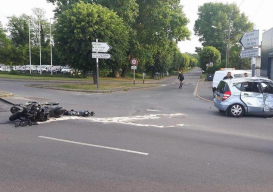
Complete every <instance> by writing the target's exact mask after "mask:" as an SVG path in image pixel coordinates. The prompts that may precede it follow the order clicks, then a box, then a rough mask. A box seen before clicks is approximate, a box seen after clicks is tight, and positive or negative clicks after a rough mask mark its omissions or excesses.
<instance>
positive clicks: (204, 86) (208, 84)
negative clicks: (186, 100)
mask: <svg viewBox="0 0 273 192" xmlns="http://www.w3.org/2000/svg"><path fill="white" fill-rule="evenodd" d="M197 95H198V96H200V97H202V98H204V99H206V100H209V101H213V95H212V81H204V80H200V82H199V85H198V91H197Z"/></svg>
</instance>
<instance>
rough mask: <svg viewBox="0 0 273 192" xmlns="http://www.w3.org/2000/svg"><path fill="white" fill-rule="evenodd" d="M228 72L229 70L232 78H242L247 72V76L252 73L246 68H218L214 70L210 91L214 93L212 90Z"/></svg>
mask: <svg viewBox="0 0 273 192" xmlns="http://www.w3.org/2000/svg"><path fill="white" fill-rule="evenodd" d="M228 72H231V76H232V77H233V78H242V77H244V74H245V73H247V74H248V77H251V76H252V73H251V72H250V71H247V70H225V69H223V70H219V71H215V73H214V76H213V81H212V93H213V95H214V92H215V90H216V88H217V86H218V84H219V82H220V81H221V80H223V78H224V77H225V76H226V75H227V73H228ZM214 96H215V95H214Z"/></svg>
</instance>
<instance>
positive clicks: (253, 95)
mask: <svg viewBox="0 0 273 192" xmlns="http://www.w3.org/2000/svg"><path fill="white" fill-rule="evenodd" d="M214 106H215V107H216V108H217V109H219V111H223V112H226V114H227V115H230V116H233V117H240V116H242V115H244V114H245V113H249V114H256V115H263V116H271V115H273V81H271V80H270V79H266V78H259V77H250V78H239V79H238V78H236V79H227V80H222V81H220V83H219V85H218V87H217V89H216V91H215V98H214Z"/></svg>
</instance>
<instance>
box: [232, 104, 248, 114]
mask: <svg viewBox="0 0 273 192" xmlns="http://www.w3.org/2000/svg"><path fill="white" fill-rule="evenodd" d="M228 113H229V115H230V116H232V117H241V116H242V115H243V114H244V113H245V111H244V107H243V106H242V105H239V104H234V105H231V106H230V107H229V109H228Z"/></svg>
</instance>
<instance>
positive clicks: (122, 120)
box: [39, 113, 186, 129]
mask: <svg viewBox="0 0 273 192" xmlns="http://www.w3.org/2000/svg"><path fill="white" fill-rule="evenodd" d="M163 117H164V118H173V117H185V114H183V113H174V114H149V115H143V116H133V117H110V118H94V117H78V116H63V117H60V118H56V119H50V120H48V121H45V122H39V124H45V123H50V122H54V121H66V120H86V121H91V122H95V123H105V124H107V123H118V124H124V125H132V126H138V127H154V128H161V129H163V128H170V127H184V126H186V125H185V124H174V125H153V124H144V123H143V124H142V123H141V121H144V120H159V119H161V118H163Z"/></svg>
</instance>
